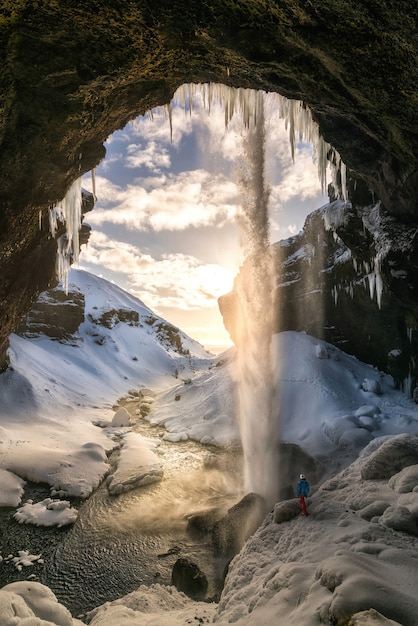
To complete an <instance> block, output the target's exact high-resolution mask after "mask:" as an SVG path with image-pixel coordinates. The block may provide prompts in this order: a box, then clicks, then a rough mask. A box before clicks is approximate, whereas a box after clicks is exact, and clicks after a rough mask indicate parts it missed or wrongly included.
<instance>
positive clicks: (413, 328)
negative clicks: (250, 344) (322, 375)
mask: <svg viewBox="0 0 418 626" xmlns="http://www.w3.org/2000/svg"><path fill="white" fill-rule="evenodd" d="M272 256H273V262H274V268H275V269H274V274H275V282H276V291H275V298H274V300H275V302H274V306H275V316H274V328H273V332H280V331H284V330H297V331H304V332H306V333H308V334H310V335H313V336H314V337H318V338H320V339H324V340H326V341H328V342H330V343H332V344H333V345H336V346H338V347H339V348H340V349H342V350H344V351H345V352H347V353H349V354H354V355H355V356H357V357H358V358H359V359H360V360H361V361H363V362H365V363H369V364H371V365H374V366H376V367H378V368H379V369H380V370H383V371H386V372H388V373H390V374H392V376H393V378H394V380H395V383H396V384H397V386H398V387H402V388H403V389H404V390H405V391H407V392H411V390H413V388H414V387H415V386H416V385H417V383H418V363H417V361H416V358H415V357H416V355H417V353H418V307H417V303H418V237H417V228H416V226H411V225H400V224H399V223H398V222H396V220H394V219H393V218H392V217H390V216H389V215H388V214H387V212H386V211H384V210H383V209H382V207H381V206H380V204H377V205H372V206H368V207H359V206H357V207H356V206H354V207H353V206H352V204H351V203H344V202H343V201H341V200H340V201H336V202H333V203H331V204H330V205H329V206H327V207H324V208H322V209H318V210H317V211H315V212H313V213H312V214H311V215H309V216H308V218H307V219H306V222H305V226H304V228H303V231H302V232H300V233H299V234H298V235H296V236H295V237H292V238H290V239H288V240H285V241H281V242H279V243H277V244H274V246H273V249H272ZM245 280H246V264H245V263H244V265H243V267H242V269H241V271H240V273H239V274H238V276H237V277H236V279H235V284H234V289H233V291H232V292H231V293H229V294H226V295H225V296H222V297H221V298H220V299H219V306H220V310H221V313H222V315H223V319H224V324H225V326H226V328H227V329H228V331H229V333H230V335H231V337H232V338H233V339H234V337H235V335H236V334H237V328H236V323H237V322H236V321H237V320H238V319H239V318H240V316H239V310H240V299H239V295H238V294H239V293H240V288H239V283H240V281H244V282H245Z"/></svg>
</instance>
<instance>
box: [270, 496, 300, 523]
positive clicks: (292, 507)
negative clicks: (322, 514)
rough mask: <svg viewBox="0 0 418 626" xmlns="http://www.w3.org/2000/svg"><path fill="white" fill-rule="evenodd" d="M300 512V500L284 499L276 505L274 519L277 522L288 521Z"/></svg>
mask: <svg viewBox="0 0 418 626" xmlns="http://www.w3.org/2000/svg"><path fill="white" fill-rule="evenodd" d="M299 514H300V504H299V500H296V499H294V500H284V501H283V502H277V504H276V505H275V506H274V515H273V519H274V521H275V522H276V524H281V523H282V522H288V521H289V520H291V519H293V518H294V517H296V516H297V515H299Z"/></svg>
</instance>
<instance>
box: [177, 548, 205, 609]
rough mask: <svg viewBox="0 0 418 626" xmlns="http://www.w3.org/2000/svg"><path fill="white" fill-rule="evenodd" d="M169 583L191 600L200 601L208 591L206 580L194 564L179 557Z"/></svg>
mask: <svg viewBox="0 0 418 626" xmlns="http://www.w3.org/2000/svg"><path fill="white" fill-rule="evenodd" d="M171 582H172V584H173V585H174V586H175V587H176V589H178V591H182V592H183V593H185V594H186V595H187V596H189V597H190V598H192V599H193V600H198V599H200V600H201V599H202V598H203V597H204V596H205V595H206V591H207V589H208V580H207V578H206V576H205V574H204V573H203V572H202V570H201V569H200V568H199V566H198V565H196V563H193V561H191V560H190V559H188V558H184V557H180V558H179V559H177V561H176V562H175V563H174V566H173V570H172V573H171Z"/></svg>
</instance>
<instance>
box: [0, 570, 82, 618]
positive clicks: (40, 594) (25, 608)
mask: <svg viewBox="0 0 418 626" xmlns="http://www.w3.org/2000/svg"><path fill="white" fill-rule="evenodd" d="M0 615H1V624H2V626H81V624H82V622H80V621H79V620H77V619H73V618H72V617H71V614H70V612H69V611H68V609H66V608H65V607H64V606H63V605H62V604H59V603H58V600H57V598H56V596H55V595H54V594H53V593H52V591H51V590H50V589H48V587H45V585H41V584H40V583H36V582H28V581H25V582H16V583H11V584H10V585H6V586H5V587H3V588H2V589H0Z"/></svg>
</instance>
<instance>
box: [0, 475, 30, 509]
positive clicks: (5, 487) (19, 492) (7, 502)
mask: <svg viewBox="0 0 418 626" xmlns="http://www.w3.org/2000/svg"><path fill="white" fill-rule="evenodd" d="M25 485H26V482H25V481H24V480H22V478H19V476H16V474H13V472H8V471H7V470H3V469H0V506H13V507H16V506H18V505H19V504H20V501H21V499H22V496H23V493H24V489H23V488H24V486H25Z"/></svg>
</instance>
